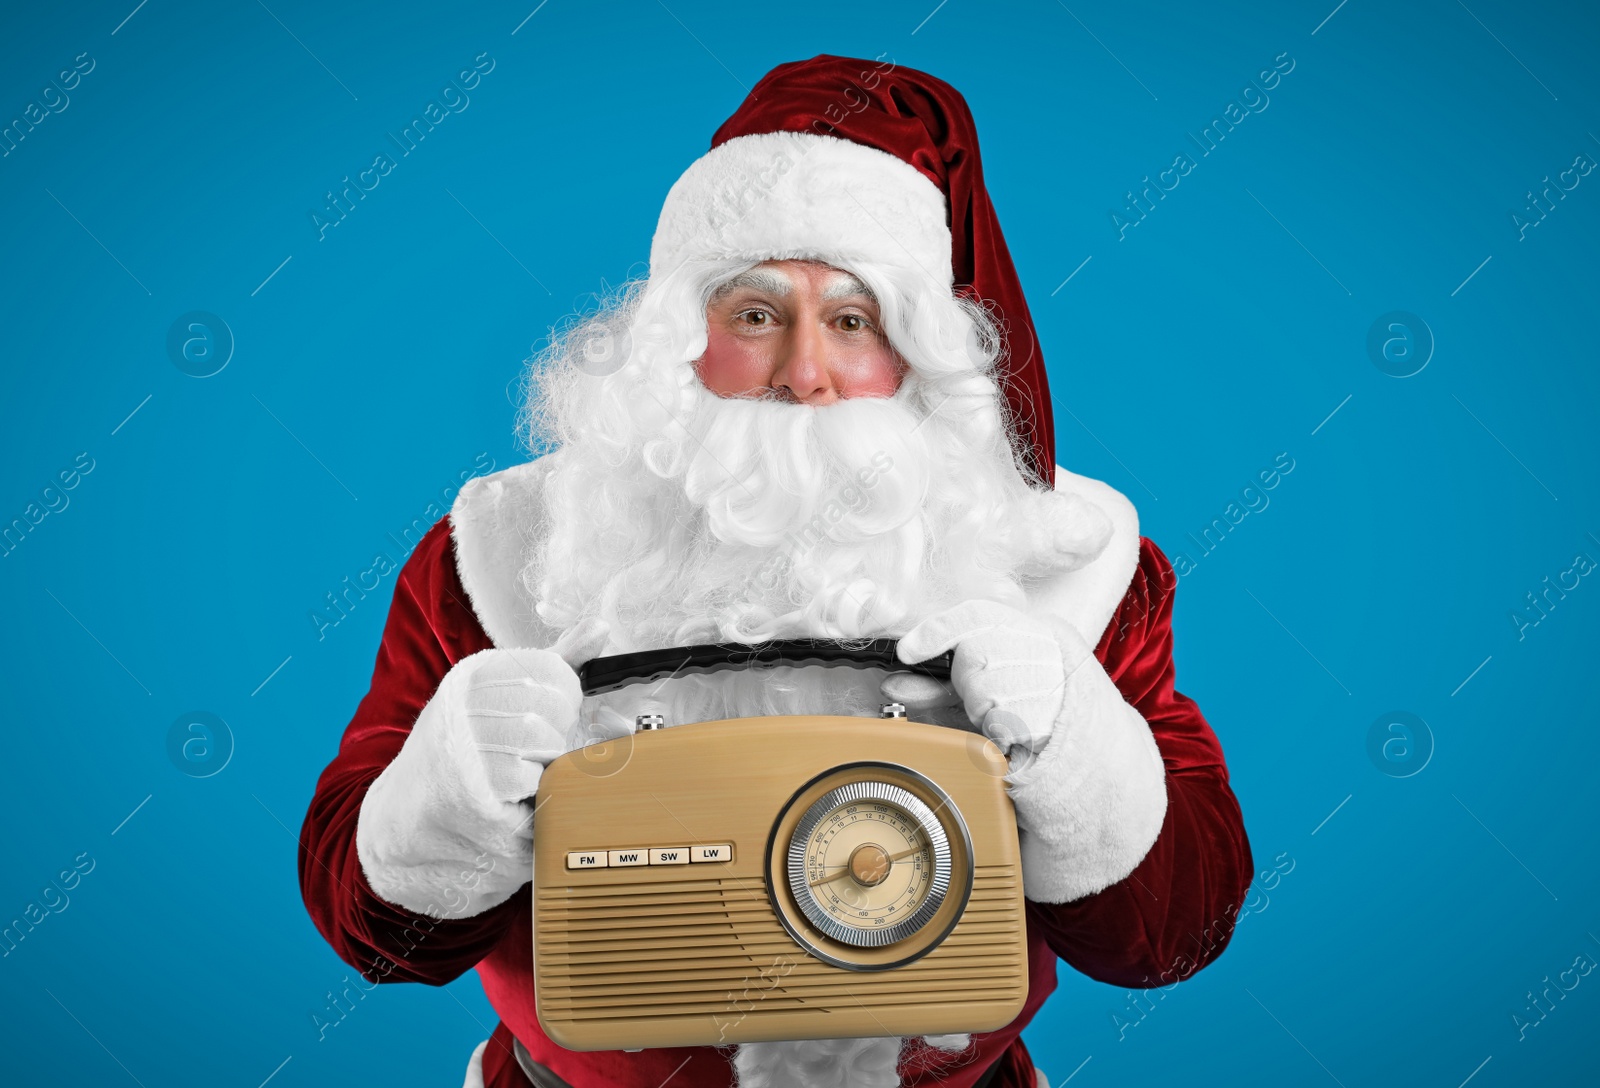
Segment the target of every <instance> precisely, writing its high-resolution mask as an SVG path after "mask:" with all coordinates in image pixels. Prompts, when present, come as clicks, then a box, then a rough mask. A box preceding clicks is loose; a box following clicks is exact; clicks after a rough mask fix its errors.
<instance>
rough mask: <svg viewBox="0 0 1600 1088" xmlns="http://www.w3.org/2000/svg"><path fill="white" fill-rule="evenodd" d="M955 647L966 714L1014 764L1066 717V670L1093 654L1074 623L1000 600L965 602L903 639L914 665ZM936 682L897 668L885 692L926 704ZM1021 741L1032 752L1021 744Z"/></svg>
mask: <svg viewBox="0 0 1600 1088" xmlns="http://www.w3.org/2000/svg"><path fill="white" fill-rule="evenodd" d="M952 648H953V649H954V650H955V656H954V659H953V660H952V662H951V667H950V683H951V685H952V686H953V687H954V688H955V692H956V694H957V695H959V696H960V698H961V701H962V703H963V705H964V706H965V707H966V711H967V717H968V718H970V719H971V720H972V724H973V725H975V726H977V727H978V728H980V729H982V730H983V733H984V735H985V736H987V737H989V738H990V739H991V740H993V741H994V742H995V743H996V744H998V745H999V746H1000V747H1001V749H1002V750H1005V751H1007V752H1008V754H1010V755H1011V756H1012V759H1013V765H1015V763H1016V761H1017V760H1019V759H1026V758H1028V757H1029V756H1031V755H1035V754H1037V753H1038V752H1040V751H1041V750H1043V748H1044V746H1045V744H1046V742H1047V741H1049V739H1050V736H1051V733H1052V732H1053V731H1054V729H1055V725H1056V720H1057V719H1058V718H1059V717H1060V716H1061V708H1062V705H1063V703H1064V701H1065V698H1066V686H1067V675H1068V674H1069V673H1070V672H1072V671H1073V670H1075V669H1076V668H1077V667H1078V666H1079V665H1080V664H1082V662H1083V660H1084V659H1085V658H1086V657H1088V656H1089V653H1090V651H1089V647H1088V646H1087V645H1086V644H1085V643H1084V641H1083V638H1082V637H1081V636H1080V635H1079V634H1078V633H1077V631H1076V630H1074V629H1073V628H1072V626H1071V625H1070V624H1066V623H1062V622H1060V621H1054V620H1040V619H1035V618H1033V617H1031V616H1028V615H1025V614H1024V613H1022V612H1019V611H1017V610H1016V609H1015V608H1010V607H1008V606H1006V605H1003V604H999V603H997V602H995V601H965V602H963V603H961V604H958V605H956V606H955V607H953V608H950V609H947V610H946V611H944V612H940V613H938V614H937V615H934V616H930V617H929V618H928V619H926V620H923V621H922V622H921V623H920V624H918V625H917V626H916V627H914V628H913V629H912V630H911V631H910V632H909V633H908V634H907V635H906V636H905V637H904V638H902V639H901V640H900V650H899V654H900V660H901V661H904V662H905V663H906V664H908V665H914V664H916V663H918V662H920V661H926V660H927V659H928V658H930V657H935V656H937V655H939V654H942V653H944V652H945V651H946V650H949V649H952ZM932 684H937V681H933V680H930V679H929V678H928V677H922V676H917V675H915V674H912V673H894V674H891V675H890V676H888V677H886V678H885V680H884V684H883V691H884V694H885V695H890V696H891V697H893V698H896V700H897V701H899V702H903V703H905V704H906V706H907V707H912V708H915V709H921V708H924V707H928V706H937V705H938V703H937V702H936V701H934V700H936V699H937V695H936V694H935V693H934V690H933V688H932V687H931V686H930V685H932ZM924 689H926V690H924ZM1018 746H1020V747H1021V748H1022V749H1023V750H1024V752H1025V753H1026V755H1025V754H1024V753H1019V752H1017V751H1015V749H1016V748H1017V747H1018Z"/></svg>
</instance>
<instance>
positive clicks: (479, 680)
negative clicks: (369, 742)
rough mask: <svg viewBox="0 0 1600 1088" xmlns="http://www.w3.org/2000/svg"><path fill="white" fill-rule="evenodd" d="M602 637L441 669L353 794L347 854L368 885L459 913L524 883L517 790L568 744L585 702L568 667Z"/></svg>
mask: <svg viewBox="0 0 1600 1088" xmlns="http://www.w3.org/2000/svg"><path fill="white" fill-rule="evenodd" d="M602 637H603V636H601V635H597V634H595V633H594V632H593V631H590V632H584V631H581V630H575V631H574V632H573V637H570V638H565V639H563V640H562V641H560V642H558V643H557V644H556V645H555V646H554V647H552V648H551V649H549V650H532V649H512V650H503V649H493V650H483V651H480V652H479V653H476V654H473V655H471V656H470V657H465V658H462V659H461V660H460V661H458V662H456V664H455V666H454V667H452V668H451V669H450V671H449V672H448V673H446V674H445V676H444V679H443V680H442V681H440V683H439V688H438V690H437V691H435V692H434V694H433V698H431V699H429V700H428V703H427V705H426V706H424V707H423V708H422V712H421V713H420V714H419V715H418V717H417V721H416V723H415V724H414V725H413V726H412V727H411V732H410V733H409V734H408V735H407V737H406V740H405V743H404V744H403V745H401V747H400V751H399V752H398V753H397V754H396V755H395V757H394V759H393V760H392V761H391V762H390V763H389V765H388V766H387V767H385V768H384V770H383V773H382V774H380V775H378V777H377V779H376V780H375V781H373V783H372V784H371V786H370V787H369V788H368V790H367V793H366V796H365V797H364V798H363V799H362V802H361V811H360V815H359V817H358V819H357V822H356V852H357V854H358V856H359V857H360V860H361V867H362V870H363V872H364V873H365V874H366V877H367V882H368V883H369V884H370V885H371V887H372V890H373V891H374V892H376V893H377V894H378V895H379V896H380V897H381V898H383V899H385V900H387V901H389V902H390V903H394V904H397V905H399V906H401V907H405V908H407V909H410V910H415V911H419V912H421V913H423V914H426V915H428V916H429V917H433V918H445V917H450V918H463V917H471V916H472V915H475V914H480V913H482V912H483V911H485V910H487V909H489V908H490V907H493V906H495V905H497V904H499V903H502V902H504V901H505V900H506V899H508V898H510V897H511V895H512V894H514V893H515V892H516V891H517V889H518V888H520V887H521V886H522V885H524V884H526V883H527V882H528V877H529V874H530V873H531V871H532V868H533V806H532V805H530V804H527V803H526V799H527V798H529V797H531V796H532V795H533V794H534V793H536V792H537V791H538V786H539V778H540V776H541V775H542V774H543V773H544V766H545V764H546V763H548V762H549V761H550V760H552V759H554V758H555V757H556V756H558V755H561V754H562V753H563V752H565V751H567V750H568V748H569V747H570V744H569V743H568V740H567V738H568V737H569V736H570V734H571V733H573V732H574V731H575V730H574V726H575V724H576V722H577V716H578V706H579V703H580V701H581V699H582V692H581V690H580V688H579V684H578V677H577V673H576V672H575V671H574V665H575V664H577V663H578V662H580V661H581V660H583V659H584V658H585V657H586V656H587V655H588V654H590V653H592V652H593V651H594V649H596V648H597V644H598V642H599V640H600V639H601V638H602Z"/></svg>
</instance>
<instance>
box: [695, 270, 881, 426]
mask: <svg viewBox="0 0 1600 1088" xmlns="http://www.w3.org/2000/svg"><path fill="white" fill-rule="evenodd" d="M694 367H695V373H697V374H698V375H699V376H700V381H701V382H702V383H703V384H704V385H705V387H706V388H707V389H709V390H711V391H712V392H713V393H715V394H717V395H718V396H721V397H761V396H777V397H780V398H782V399H784V400H789V401H793V402H795V403H798V404H809V405H814V406H821V405H826V404H833V403H835V402H837V401H839V400H842V399H845V398H847V397H888V396H892V395H893V394H894V392H895V390H896V389H898V388H899V387H900V379H901V377H902V376H904V374H905V371H906V364H905V362H904V361H903V360H901V358H900V357H899V356H898V355H896V354H895V351H894V349H893V348H892V347H890V346H889V341H888V338H887V337H886V336H884V334H883V332H882V329H881V326H880V323H879V317H878V301H877V299H875V298H873V296H872V292H871V291H869V290H867V288H866V286H865V285H864V284H862V282H861V281H860V280H858V279H856V278H855V277H854V276H852V275H851V274H850V273H848V272H845V271H843V270H842V269H838V268H834V267H832V266H831V265H826V264H822V263H820V262H817V261H767V262H764V263H762V264H759V265H757V266H756V267H755V268H752V269H750V270H749V271H747V272H742V273H740V274H739V275H737V276H735V277H733V279H731V280H729V281H728V282H727V283H725V284H723V285H722V287H721V288H719V289H718V291H717V293H716V294H715V295H714V296H712V299H711V302H710V303H709V304H708V305H707V306H706V351H705V354H704V355H702V356H701V357H700V358H699V359H697V360H696V361H695V364H694Z"/></svg>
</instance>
